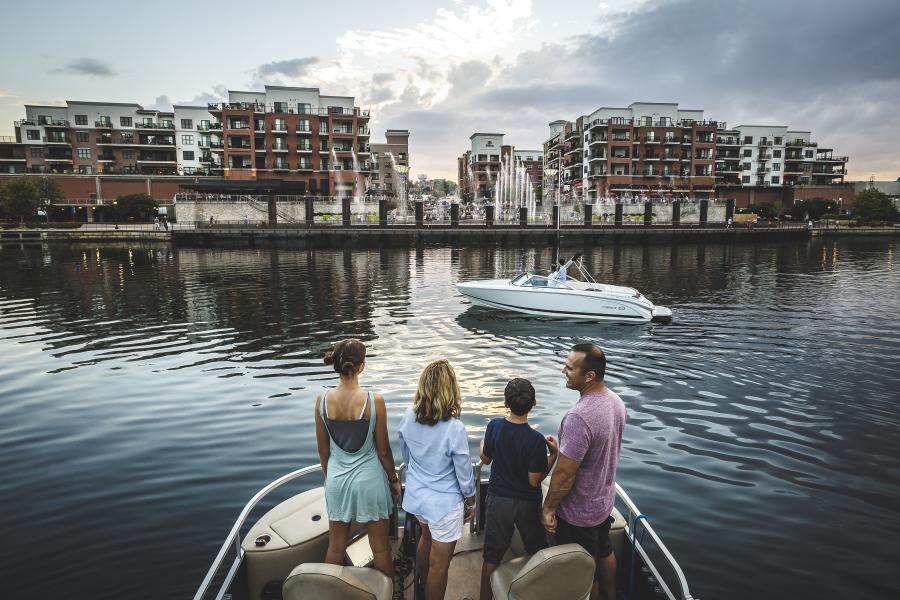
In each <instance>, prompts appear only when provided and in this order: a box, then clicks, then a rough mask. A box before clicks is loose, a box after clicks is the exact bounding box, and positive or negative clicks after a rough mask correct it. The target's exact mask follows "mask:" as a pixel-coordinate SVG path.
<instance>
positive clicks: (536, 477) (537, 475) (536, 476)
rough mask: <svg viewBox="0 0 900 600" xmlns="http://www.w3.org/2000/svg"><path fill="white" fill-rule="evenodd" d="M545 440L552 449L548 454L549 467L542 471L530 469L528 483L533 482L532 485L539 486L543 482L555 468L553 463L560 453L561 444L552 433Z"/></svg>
mask: <svg viewBox="0 0 900 600" xmlns="http://www.w3.org/2000/svg"><path fill="white" fill-rule="evenodd" d="M545 440H546V443H547V447H548V448H549V449H550V454H548V455H547V468H546V469H545V470H543V471H540V472H535V471H528V483H529V484H531V487H537V486H539V485H540V484H541V482H542V481H543V480H544V477H546V476H547V473H549V472H550V469H552V468H553V463H555V462H556V456H557V454H558V453H559V444H557V443H556V440H555V439H554V438H553V436H552V435H548V436H547V437H546V438H545Z"/></svg>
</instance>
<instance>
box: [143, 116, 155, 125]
mask: <svg viewBox="0 0 900 600" xmlns="http://www.w3.org/2000/svg"><path fill="white" fill-rule="evenodd" d="M141 125H153V119H152V118H151V117H144V118H143V120H142V121H141Z"/></svg>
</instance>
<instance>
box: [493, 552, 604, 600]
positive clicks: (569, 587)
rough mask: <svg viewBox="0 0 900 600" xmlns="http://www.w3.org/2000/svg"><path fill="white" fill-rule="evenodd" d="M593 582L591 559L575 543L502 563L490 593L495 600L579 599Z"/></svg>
mask: <svg viewBox="0 0 900 600" xmlns="http://www.w3.org/2000/svg"><path fill="white" fill-rule="evenodd" d="M593 582H594V558H593V557H592V556H591V555H590V554H589V553H588V552H587V550H585V549H584V548H582V547H581V546H579V545H578V544H563V545H562V546H553V547H552V548H544V549H543V550H541V551H539V552H537V553H536V554H534V555H532V556H521V557H519V558H514V559H512V560H510V561H507V562H505V563H503V564H501V565H500V566H499V567H497V570H496V571H494V572H493V574H492V575H491V590H492V591H493V592H494V598H496V599H497V600H508V599H509V600H511V599H513V598H514V599H515V600H542V599H544V598H553V599H554V600H581V599H582V598H586V597H587V596H588V595H589V594H590V593H591V585H592V584H593Z"/></svg>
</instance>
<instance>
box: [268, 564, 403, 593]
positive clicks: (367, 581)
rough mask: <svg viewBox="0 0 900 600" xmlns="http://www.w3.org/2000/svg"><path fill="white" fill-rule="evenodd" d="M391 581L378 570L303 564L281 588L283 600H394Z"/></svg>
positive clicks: (292, 572) (289, 576)
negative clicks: (313, 599) (392, 598)
mask: <svg viewBox="0 0 900 600" xmlns="http://www.w3.org/2000/svg"><path fill="white" fill-rule="evenodd" d="M393 591H394V589H393V583H392V582H391V579H390V578H389V577H388V576H387V575H385V574H384V573H382V572H381V571H376V570H375V569H365V568H361V567H341V566H338V565H329V564H324V563H303V564H302V565H300V566H298V567H296V568H295V569H294V570H293V571H291V574H290V575H288V578H287V579H285V580H284V585H283V586H282V588H281V592H282V597H283V598H284V600H309V599H310V598H315V599H316V600H344V599H346V600H391V595H392V594H393Z"/></svg>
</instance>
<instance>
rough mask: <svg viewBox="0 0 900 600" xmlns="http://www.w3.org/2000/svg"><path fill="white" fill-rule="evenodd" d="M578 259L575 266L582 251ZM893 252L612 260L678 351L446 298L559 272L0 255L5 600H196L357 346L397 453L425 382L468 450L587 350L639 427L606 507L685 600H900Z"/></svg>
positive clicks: (596, 256)
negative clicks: (438, 374) (570, 354)
mask: <svg viewBox="0 0 900 600" xmlns="http://www.w3.org/2000/svg"><path fill="white" fill-rule="evenodd" d="M582 249H583V248H580V247H575V246H572V247H569V248H565V249H564V250H563V252H562V254H566V253H568V252H572V253H574V252H575V251H577V250H582ZM897 249H898V248H897V243H896V241H892V240H884V239H871V240H862V239H860V240H852V239H839V240H816V241H811V242H789V243H778V244H765V245H719V244H707V245H683V246H676V247H668V246H640V245H633V246H629V245H624V246H615V247H609V248H595V249H592V250H588V251H587V253H586V255H585V259H586V262H587V263H588V264H589V266H590V268H591V270H592V271H593V272H594V273H596V274H597V276H598V279H601V280H603V279H607V280H612V281H615V282H617V283H621V284H627V285H633V286H636V287H638V288H639V289H641V290H642V291H644V292H645V293H646V294H647V295H648V296H649V297H650V298H651V299H652V300H654V301H656V302H657V303H659V304H664V305H669V306H671V307H672V308H673V309H674V312H675V315H676V322H675V324H674V325H670V326H657V325H652V326H610V325H596V324H591V325H585V324H581V325H576V324H566V323H554V322H542V321H534V320H531V319H527V318H523V317H515V316H498V315H493V314H491V313H485V312H479V311H477V310H467V305H466V304H465V303H464V302H463V300H462V299H461V297H459V296H458V295H457V294H456V291H455V288H454V283H455V282H456V281H458V280H462V279H473V278H483V277H493V276H500V275H504V274H508V273H511V272H513V271H514V270H515V269H517V268H521V267H522V266H523V265H524V266H531V265H539V266H545V267H546V266H549V265H550V263H551V261H552V259H553V254H554V250H553V249H552V248H529V249H515V248H512V249H494V248H477V249H451V248H424V249H411V250H387V249H380V250H370V251H365V250H358V251H353V252H350V251H346V252H345V251H321V252H308V251H295V250H214V249H202V250H197V249H173V248H170V247H168V246H160V247H155V248H150V249H148V248H133V249H128V248H125V247H99V248H98V247H93V246H91V247H83V248H77V249H76V248H71V247H55V246H54V247H49V248H45V249H42V248H41V247H26V248H17V247H12V248H10V247H4V248H3V249H2V250H0V395H2V399H3V402H2V403H0V463H2V465H3V467H2V469H0V490H2V494H0V508H2V510H0V515H2V517H0V531H2V532H3V536H2V539H3V541H2V550H3V552H2V555H3V557H4V558H3V561H2V562H0V579H2V581H3V582H4V594H3V596H4V598H9V599H19V598H40V597H43V598H56V597H75V598H82V597H85V598H86V597H90V598H160V597H170V598H183V597H189V596H190V595H191V594H193V592H194V590H195V589H196V586H197V585H198V583H199V581H200V579H201V578H202V575H203V574H204V572H205V570H206V569H207V568H208V566H209V564H210V561H211V560H212V558H213V556H214V554H215V552H216V550H217V549H218V546H219V544H220V543H221V541H222V539H223V538H224V536H225V534H226V532H227V530H228V528H229V527H230V525H231V523H232V522H233V519H234V518H235V517H236V515H237V513H238V512H239V510H240V508H241V506H242V505H243V504H244V502H246V501H247V499H249V497H250V496H251V495H252V494H253V493H254V492H255V491H256V490H257V489H258V488H260V487H261V486H262V485H264V484H265V483H267V482H269V481H270V480H272V479H275V478H276V477H278V476H279V475H281V474H283V473H286V472H288V471H290V470H292V469H295V468H297V467H299V466H301V465H306V464H310V463H313V462H315V461H316V460H317V457H316V453H315V441H314V434H313V427H312V416H313V398H314V395H315V393H316V392H317V391H318V390H319V389H320V388H321V386H323V385H325V384H329V383H331V382H333V381H334V373H333V371H330V370H329V368H328V367H326V366H325V365H323V364H322V362H321V359H320V357H321V355H322V353H323V351H324V350H325V349H326V347H327V346H328V345H329V344H330V343H331V342H333V341H335V340H338V339H340V338H342V337H344V336H350V335H355V336H359V337H362V338H364V339H365V340H366V341H367V342H368V344H369V348H370V354H369V362H368V364H367V367H366V371H365V374H364V381H365V383H367V384H368V385H370V386H372V387H374V388H377V389H379V390H381V391H383V392H384V394H385V397H386V400H387V403H388V412H389V418H390V421H391V422H390V424H389V427H390V430H391V431H394V430H395V428H396V426H397V423H398V420H399V416H400V414H401V412H402V410H403V408H404V406H406V405H407V403H408V402H409V399H410V397H411V395H412V393H413V391H414V388H415V384H416V377H417V375H418V373H419V371H420V370H421V368H422V367H423V366H424V365H425V364H426V363H427V362H428V361H430V360H432V359H435V358H439V357H446V358H449V359H450V360H451V361H452V363H453V364H454V365H455V367H456V369H457V372H458V374H459V377H460V381H461V385H462V388H463V393H464V396H465V405H464V415H463V418H464V421H465V423H466V425H467V428H468V431H469V434H470V438H471V444H472V448H473V450H474V449H476V448H477V441H478V439H479V436H480V435H481V433H482V432H483V430H484V426H485V424H486V422H487V420H488V418H489V417H491V416H494V415H499V414H502V389H503V385H504V384H505V382H506V381H507V380H508V379H509V378H511V377H513V376H526V377H529V378H530V379H531V380H532V381H533V382H534V383H535V387H536V389H537V392H538V402H539V403H538V406H537V407H536V408H535V410H534V412H533V415H532V421H533V423H534V424H535V425H536V426H537V427H539V428H540V429H541V430H543V431H546V432H555V429H556V427H557V425H558V422H559V419H560V417H561V415H562V413H563V412H564V411H565V410H566V409H567V407H569V406H571V404H572V402H573V401H574V400H575V398H574V396H573V393H572V392H569V391H567V390H565V389H564V386H563V379H562V376H561V374H560V373H559V369H560V368H561V366H562V361H563V355H564V354H565V352H566V350H567V348H568V347H569V346H570V345H571V344H572V343H574V342H575V341H576V340H577V341H583V340H590V341H595V342H597V343H599V344H600V345H601V346H602V347H603V348H604V349H605V350H606V351H607V353H608V356H609V374H608V382H609V384H610V386H611V387H612V388H613V389H615V390H616V391H618V393H619V394H620V395H621V396H622V398H623V399H624V401H625V403H626V405H627V406H628V415H629V421H628V425H627V427H626V430H625V440H624V447H623V452H622V463H621V466H620V471H619V481H620V482H621V483H622V484H623V485H624V486H625V488H626V489H627V490H628V491H629V492H630V494H631V495H632V497H633V498H634V499H635V500H636V501H637V503H638V505H639V506H640V507H641V509H642V510H643V511H644V512H645V513H646V514H647V515H649V517H650V519H651V521H652V522H653V524H654V525H655V527H656V528H657V530H658V531H659V532H660V533H661V535H662V536H663V539H664V540H665V541H666V542H667V543H668V544H669V546H670V547H671V549H672V550H673V552H674V554H675V556H676V557H677V558H678V559H679V560H680V562H681V563H682V565H683V567H684V568H685V570H686V572H687V575H688V578H689V581H690V582H691V584H692V590H693V592H694V594H695V595H696V596H698V597H700V598H703V599H712V598H719V597H728V598H738V599H741V598H747V599H750V598H757V597H760V596H763V595H764V596H765V597H770V598H774V599H782V598H783V599H789V598H798V597H838V596H845V597H869V598H879V597H880V598H889V597H897V596H898V594H900V581H898V575H897V570H896V566H897V564H900V545H898V544H897V543H896V540H897V538H898V534H900V519H898V504H897V498H898V492H900V486H898V482H900V458H898V457H900V436H898V435H897V431H898V421H900V417H898V411H897V407H896V404H897V400H898V389H900V370H898V367H897V358H898V355H900V328H898V327H897V323H896V319H897V315H898V314H900V300H898V296H897V292H898V290H900V271H898V268H897V265H896V264H895V260H896V258H895V257H896V252H897Z"/></svg>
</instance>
